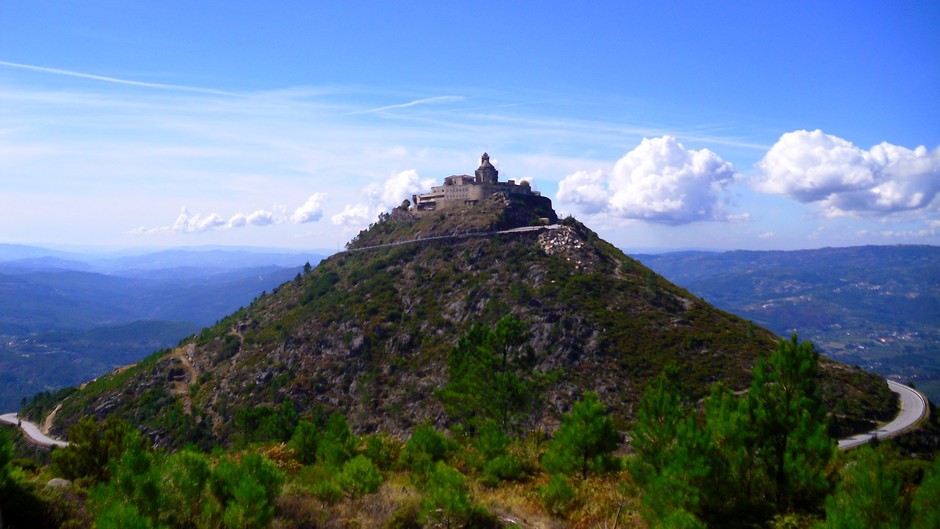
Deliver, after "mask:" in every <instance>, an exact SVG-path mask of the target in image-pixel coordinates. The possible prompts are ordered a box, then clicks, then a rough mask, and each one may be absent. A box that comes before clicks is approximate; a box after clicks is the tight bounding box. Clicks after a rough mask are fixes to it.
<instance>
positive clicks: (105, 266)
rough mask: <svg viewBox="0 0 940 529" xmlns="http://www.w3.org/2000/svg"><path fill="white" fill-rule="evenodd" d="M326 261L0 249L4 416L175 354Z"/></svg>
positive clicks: (193, 252)
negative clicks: (171, 350)
mask: <svg viewBox="0 0 940 529" xmlns="http://www.w3.org/2000/svg"><path fill="white" fill-rule="evenodd" d="M322 258H323V255H317V254H303V253H286V252H281V253H276V252H262V251H257V250H246V249H228V250H227V249H218V248H209V249H175V250H166V251H160V252H154V253H135V254H125V255H115V254H110V255H109V254H80V253H71V252H62V251H56V250H49V249H45V248H40V247H34V246H21V245H0V410H3V411H6V410H13V409H16V408H17V407H18V405H19V403H20V399H22V398H23V397H28V396H30V395H32V394H34V393H36V392H39V391H45V390H52V389H57V388H60V387H63V386H67V385H74V384H79V383H82V382H85V381H87V380H89V379H91V378H94V377H96V376H98V375H100V374H102V373H105V372H107V371H110V370H111V369H113V368H114V367H116V366H119V365H124V364H127V363H131V362H134V361H136V360H138V359H140V358H143V357H144V356H146V355H148V354H149V353H151V352H153V351H155V350H158V349H162V348H166V347H170V346H172V345H175V344H176V343H178V342H179V340H180V339H182V338H184V337H186V336H189V335H192V334H193V333H195V332H197V331H198V330H199V329H201V328H202V327H205V326H207V325H211V324H212V323H214V322H215V321H216V320H218V319H219V318H221V317H223V316H225V315H226V314H229V313H231V312H232V311H233V310H237V309H238V308H239V307H241V306H244V305H247V304H248V303H249V302H251V300H252V299H254V298H256V297H257V296H258V295H260V294H261V293H262V292H264V291H266V290H270V289H273V288H275V287H277V285H280V284H282V283H284V282H285V281H288V280H290V279H291V278H293V277H294V276H296V275H297V273H298V272H300V271H301V270H302V269H303V265H304V263H306V262H310V263H311V264H312V265H315V264H316V263H318V262H319V261H320V260H321V259H322Z"/></svg>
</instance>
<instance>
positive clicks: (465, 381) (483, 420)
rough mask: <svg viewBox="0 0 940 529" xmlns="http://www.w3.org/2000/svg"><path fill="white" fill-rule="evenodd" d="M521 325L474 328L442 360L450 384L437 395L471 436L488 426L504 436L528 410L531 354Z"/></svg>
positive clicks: (510, 319)
mask: <svg viewBox="0 0 940 529" xmlns="http://www.w3.org/2000/svg"><path fill="white" fill-rule="evenodd" d="M528 339H529V335H528V332H527V331H526V328H525V325H524V324H523V323H522V322H521V321H519V320H518V319H517V318H516V317H515V316H512V315H508V316H506V317H504V318H502V319H501V320H499V321H498V322H497V323H496V325H495V326H494V327H493V328H492V329H491V328H489V327H487V326H485V325H483V324H481V323H474V324H473V326H471V327H470V330H469V331H467V334H466V335H464V336H463V337H461V338H460V340H459V341H458V342H457V346H456V347H454V349H453V351H452V352H451V355H450V359H449V360H448V367H449V370H450V380H449V381H448V383H447V386H445V387H444V389H443V390H442V391H441V392H440V397H441V400H442V402H443V403H444V406H445V408H446V409H447V411H448V413H450V415H451V416H452V417H453V418H455V419H456V420H458V421H460V422H461V423H463V425H464V426H466V427H468V428H469V429H470V430H471V431H473V430H477V429H479V428H481V427H483V425H484V424H487V423H493V424H496V425H498V426H499V428H500V429H502V430H503V431H509V430H510V429H511V428H512V426H514V424H515V423H516V421H517V420H518V419H519V418H521V417H524V416H525V415H526V414H527V413H528V412H529V411H530V410H531V409H532V407H533V404H534V399H535V396H536V394H537V392H536V391H535V387H534V383H533V381H532V373H531V362H532V358H533V353H532V351H531V348H529V347H527V346H526V343H527V342H528Z"/></svg>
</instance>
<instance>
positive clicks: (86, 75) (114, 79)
mask: <svg viewBox="0 0 940 529" xmlns="http://www.w3.org/2000/svg"><path fill="white" fill-rule="evenodd" d="M0 66H7V67H9V68H19V69H21V70H30V71H33V72H42V73H49V74H53V75H63V76H66V77H78V78H80V79H91V80H94V81H103V82H106V83H115V84H123V85H130V86H140V87H144V88H157V89H160V90H176V91H179V92H196V93H200V94H213V95H223V96H231V97H241V94H236V93H234V92H226V91H224V90H214V89H212V88H198V87H194V86H183V85H175V84H163V83H147V82H144V81H131V80H129V79H119V78H117V77H106V76H103V75H94V74H90V73H83V72H73V71H71V70H60V69H58V68H47V67H45V66H33V65H30V64H19V63H15V62H7V61H0Z"/></svg>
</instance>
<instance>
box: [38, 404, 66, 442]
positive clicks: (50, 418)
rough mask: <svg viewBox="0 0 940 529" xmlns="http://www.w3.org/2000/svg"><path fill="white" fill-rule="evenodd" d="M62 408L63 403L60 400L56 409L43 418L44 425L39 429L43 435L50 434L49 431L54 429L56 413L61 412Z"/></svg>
mask: <svg viewBox="0 0 940 529" xmlns="http://www.w3.org/2000/svg"><path fill="white" fill-rule="evenodd" d="M61 408H62V403H61V402H60V403H59V404H58V405H57V406H56V407H55V409H53V410H52V411H50V412H49V415H46V418H45V419H43V420H42V426H40V428H39V431H40V432H42V434H43V435H49V432H50V431H51V430H52V424H53V423H54V422H55V414H56V413H59V410H60V409H61Z"/></svg>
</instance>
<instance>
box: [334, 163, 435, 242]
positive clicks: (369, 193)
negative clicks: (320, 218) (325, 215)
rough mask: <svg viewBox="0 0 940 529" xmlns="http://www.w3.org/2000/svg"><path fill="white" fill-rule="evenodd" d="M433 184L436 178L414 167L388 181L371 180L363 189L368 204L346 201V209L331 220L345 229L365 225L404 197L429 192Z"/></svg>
mask: <svg viewBox="0 0 940 529" xmlns="http://www.w3.org/2000/svg"><path fill="white" fill-rule="evenodd" d="M432 185H434V181H433V180H430V179H425V180H422V179H421V177H420V176H419V175H418V171H415V170H414V169H408V170H407V171H401V172H399V173H396V174H393V175H391V176H389V177H388V179H387V180H385V182H382V183H372V184H369V185H367V186H366V187H365V188H363V193H365V196H366V197H367V198H368V199H369V204H363V203H361V202H360V203H358V204H355V205H353V204H347V205H346V206H345V207H344V208H343V211H341V212H340V213H337V214H336V215H333V216H332V217H331V218H330V220H331V221H332V222H333V224H336V225H338V226H344V227H345V228H364V227H366V226H368V225H369V223H370V222H372V221H374V220H375V219H376V217H377V216H378V215H379V214H380V213H382V212H383V211H388V210H390V209H392V208H394V207H397V206H399V205H401V203H402V201H403V200H405V199H408V200H411V195H413V194H415V193H424V192H426V191H428V190H429V189H430V188H431V186H432Z"/></svg>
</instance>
